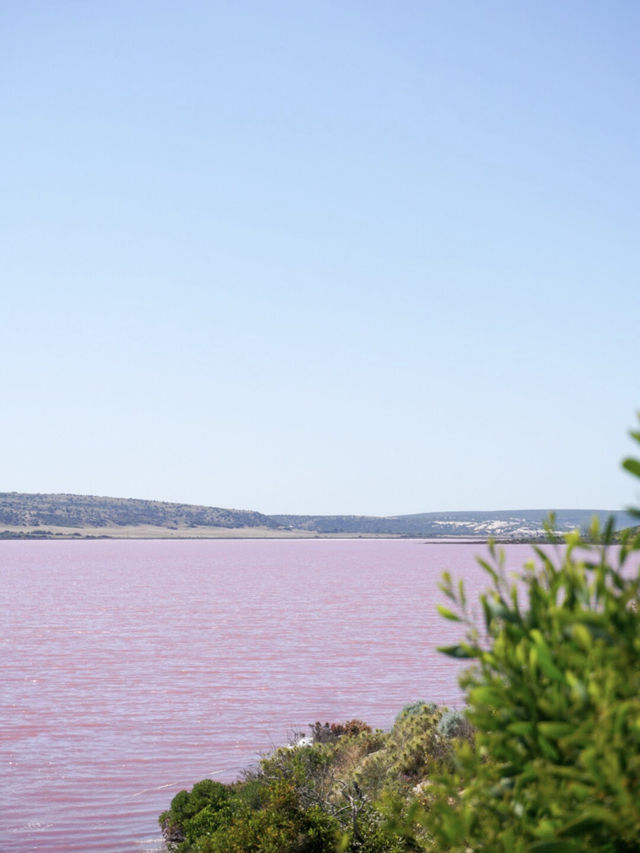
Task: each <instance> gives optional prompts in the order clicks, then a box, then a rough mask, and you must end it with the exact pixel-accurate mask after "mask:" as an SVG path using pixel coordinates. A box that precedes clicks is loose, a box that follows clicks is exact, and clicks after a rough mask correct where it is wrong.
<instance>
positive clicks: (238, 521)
mask: <svg viewBox="0 0 640 853" xmlns="http://www.w3.org/2000/svg"><path fill="white" fill-rule="evenodd" d="M547 514H548V513H547V511H546V510H497V511H495V512H487V511H484V512H442V513H436V512H430V513H418V514H413V515H397V516H387V517H375V516H360V515H265V514H263V513H260V512H254V511H249V510H236V509H224V508H221V507H207V506H196V505H192V504H180V503H167V502H161V501H146V500H138V499H133V498H109V497H97V496H95V495H65V494H24V493H20V492H1V493H0V536H1V537H3V538H13V537H22V536H29V537H38V538H47V537H49V536H56V537H58V536H60V537H76V538H78V537H82V536H110V537H116V538H129V537H137V538H141V537H144V538H154V537H172V536H174V537H185V536H186V537H204V538H206V537H213V536H234V537H240V538H242V537H247V538H248V537H256V536H266V537H273V536H281V537H286V536H289V537H292V536H306V537H314V536H346V537H354V536H415V537H424V538H429V539H439V538H446V539H469V538H472V539H486V538H487V537H489V536H492V537H494V538H497V539H506V540H517V539H532V538H536V537H540V536H541V535H542V533H543V521H544V519H545V518H546V517H547ZM610 514H611V513H610V512H609V511H607V510H590V509H587V510H575V509H570V510H567V509H565V510H556V527H557V529H558V531H560V532H562V531H567V530H572V529H574V528H576V527H579V528H581V529H585V528H586V527H588V525H589V523H590V521H591V519H592V517H593V516H594V515H598V516H599V517H600V518H602V519H604V518H606V517H608V516H609V515H610ZM633 523H634V521H633V519H632V518H631V517H630V516H628V515H627V514H626V513H616V526H617V527H625V526H628V525H631V524H633Z"/></svg>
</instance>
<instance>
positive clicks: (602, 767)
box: [417, 433, 640, 853]
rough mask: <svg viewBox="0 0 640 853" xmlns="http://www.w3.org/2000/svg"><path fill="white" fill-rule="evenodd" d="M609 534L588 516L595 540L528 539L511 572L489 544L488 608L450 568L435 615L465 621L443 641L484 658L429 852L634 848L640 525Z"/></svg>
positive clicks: (431, 829)
mask: <svg viewBox="0 0 640 853" xmlns="http://www.w3.org/2000/svg"><path fill="white" fill-rule="evenodd" d="M634 437H635V438H636V439H637V440H639V441H640V433H635V434H634ZM625 467H626V468H627V469H628V470H630V471H632V473H635V474H637V475H639V476H640V463H638V464H637V465H633V464H631V460H627V461H626V462H625ZM613 542H614V534H613V525H612V524H609V525H607V526H606V527H605V529H604V530H600V529H599V527H598V524H597V523H596V522H594V526H593V528H592V530H591V535H590V537H589V544H588V545H587V544H585V542H584V540H583V539H581V537H580V536H579V534H578V533H575V534H571V535H569V536H567V537H566V546H565V547H564V548H558V547H551V546H549V547H534V559H533V560H531V561H530V562H529V563H527V564H526V565H525V566H524V568H523V569H522V570H521V571H519V572H517V573H516V574H514V575H513V576H509V574H508V573H507V571H506V567H505V558H504V554H502V553H501V552H498V551H496V549H495V548H493V547H492V548H490V557H491V559H490V560H488V561H485V560H481V561H480V562H481V565H482V566H483V567H484V569H485V571H486V572H487V574H488V576H489V578H490V580H491V589H490V591H489V592H487V593H486V594H485V595H483V596H481V599H480V605H481V610H482V613H481V618H478V617H477V616H475V615H474V613H473V611H472V609H471V608H470V606H469V603H468V602H467V600H466V597H465V591H464V585H463V584H462V583H460V584H458V585H457V586H454V584H453V581H452V579H451V577H450V576H449V575H445V576H444V581H443V585H442V589H443V591H444V592H445V594H446V595H447V596H448V597H449V599H450V600H451V601H452V602H453V605H454V607H453V609H448V608H444V607H442V608H440V610H441V613H442V615H443V616H445V617H446V618H448V619H452V620H457V621H460V622H462V623H464V624H465V625H466V627H467V635H466V640H465V642H462V643H460V644H459V645H457V646H454V647H450V648H448V649H446V650H444V651H446V653H447V654H449V655H452V656H453V657H456V658H472V659H474V660H475V661H476V664H475V666H474V667H472V668H471V669H470V670H468V671H467V673H466V674H465V675H464V676H463V679H462V681H461V683H462V686H463V687H464V688H465V689H466V696H467V701H468V711H467V718H468V720H469V721H470V722H471V724H472V725H473V726H474V727H475V729H476V731H477V735H476V740H475V743H474V744H473V745H472V744H470V743H469V742H465V743H463V744H462V746H460V747H459V748H458V751H457V773H456V774H455V775H454V776H453V777H449V778H445V777H442V778H441V779H440V781H439V785H438V786H436V789H434V790H432V791H431V792H430V799H429V802H428V803H426V804H425V806H424V808H423V810H422V813H421V815H420V817H419V819H418V820H417V824H418V825H419V824H421V825H422V826H423V827H427V828H428V837H429V838H430V844H429V845H427V846H428V847H429V848H430V849H433V850H442V849H446V850H451V851H467V850H491V851H505V853H506V851H510V853H512V851H515V853H519V851H545V852H546V851H567V852H568V853H569V851H584V850H603V851H632V850H638V849H640V796H639V795H638V792H639V791H640V610H639V607H638V601H639V600H640V568H639V560H638V551H640V533H639V532H638V530H628V531H626V532H624V533H623V534H622V535H621V536H620V537H619V539H617V540H616V542H617V543H618V544H616V545H615V546H614V545H613Z"/></svg>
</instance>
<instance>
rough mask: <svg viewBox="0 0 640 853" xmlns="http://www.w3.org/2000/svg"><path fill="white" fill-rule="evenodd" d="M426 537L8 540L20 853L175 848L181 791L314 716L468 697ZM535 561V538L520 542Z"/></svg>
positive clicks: (446, 554) (5, 561)
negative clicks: (166, 828)
mask: <svg viewBox="0 0 640 853" xmlns="http://www.w3.org/2000/svg"><path fill="white" fill-rule="evenodd" d="M482 550H483V546H480V545H459V544H458V545H447V544H425V543H423V542H421V541H419V540H295V541H285V540H261V541H255V540H243V541H237V540H235V541H231V540H222V541H221V540H217V541H212V540H208V541H202V540H200V541H194V540H182V541H105V540H102V541H76V542H74V541H66V542H65V541H62V542H55V541H43V542H26V541H5V542H0V565H1V567H2V569H1V571H2V585H1V590H0V595H1V596H2V613H3V620H2V621H3V631H2V660H3V685H2V691H1V694H0V703H1V706H2V731H1V742H0V758H1V760H2V766H3V771H4V772H3V791H2V799H3V802H2V811H1V814H0V849H2V850H3V851H4V853H26V851H35V850H40V851H45V853H71V851H82V853H90V852H91V851H103V853H104V851H109V853H122V851H127V850H132V851H135V850H138V851H152V850H158V849H159V834H158V829H157V817H158V814H159V813H160V812H161V811H162V810H163V809H165V808H167V807H168V804H169V802H170V800H171V797H172V796H173V795H174V794H175V793H176V792H177V791H178V790H180V789H182V788H185V787H190V786H191V785H192V784H193V783H194V782H196V781H198V780H199V779H201V778H204V777H206V776H210V777H212V778H217V779H221V780H223V781H227V780H231V779H233V778H235V777H236V776H237V775H238V773H239V772H240V771H241V770H242V769H243V768H245V767H247V766H248V765H249V764H251V763H252V762H253V761H255V760H256V758H257V757H258V754H259V753H260V752H262V751H265V750H269V749H270V748H272V747H273V746H275V745H277V744H280V743H283V742H285V741H286V740H287V738H288V736H289V735H290V734H291V733H292V732H293V731H300V730H301V729H304V728H306V726H307V724H308V723H311V722H313V721H315V720H321V721H323V722H324V721H325V720H328V721H344V720H345V719H349V718H352V717H359V718H361V719H364V720H366V721H367V722H368V723H370V724H371V725H373V726H380V727H385V728H386V727H388V726H390V725H391V723H392V722H393V718H394V717H395V715H396V714H397V713H398V711H399V710H400V709H401V708H402V706H403V705H404V704H406V703H407V702H410V701H414V700H416V699H426V700H430V701H435V702H440V703H445V704H449V705H456V706H459V705H460V704H461V697H460V694H459V690H458V687H457V668H456V665H455V664H454V663H452V661H451V660H450V659H449V658H446V657H444V656H443V655H440V654H438V653H437V652H436V651H435V649H436V647H437V646H438V645H441V644H443V643H448V642H455V641H456V640H457V639H459V638H460V627H459V626H458V625H456V624H454V623H450V622H447V621H445V620H443V619H442V618H441V617H440V616H438V614H437V613H436V610H435V604H436V602H437V601H442V600H443V596H442V594H441V593H439V592H438V590H437V583H438V580H439V578H440V576H441V574H442V571H443V569H451V570H452V572H453V573H454V574H455V575H456V576H458V577H461V576H465V577H466V578H467V579H468V581H469V585H470V588H471V589H473V588H477V587H479V586H480V587H482V588H484V587H485V585H486V584H485V578H484V575H483V573H482V572H481V571H480V570H479V569H478V567H477V565H476V563H475V560H474V555H475V554H476V553H478V552H481V551H482ZM508 553H509V559H510V560H511V561H512V562H513V563H514V564H515V565H519V564H520V563H521V562H522V558H523V556H524V554H525V553H526V554H528V553H529V549H527V548H525V547H524V546H512V547H510V549H509V551H508Z"/></svg>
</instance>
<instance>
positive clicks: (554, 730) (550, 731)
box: [538, 722, 576, 740]
mask: <svg viewBox="0 0 640 853" xmlns="http://www.w3.org/2000/svg"><path fill="white" fill-rule="evenodd" d="M575 728H576V727H575V726H574V725H572V724H571V723H554V722H545V723H538V729H539V730H540V731H541V732H542V734H543V735H544V736H545V737H547V738H553V739H554V740H557V739H558V738H561V737H566V735H570V734H573V732H574V731H575Z"/></svg>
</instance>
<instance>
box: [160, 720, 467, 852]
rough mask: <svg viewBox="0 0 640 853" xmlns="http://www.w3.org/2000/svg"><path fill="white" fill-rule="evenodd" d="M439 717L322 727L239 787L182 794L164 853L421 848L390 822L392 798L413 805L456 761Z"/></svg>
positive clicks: (164, 820) (167, 815)
mask: <svg viewBox="0 0 640 853" xmlns="http://www.w3.org/2000/svg"><path fill="white" fill-rule="evenodd" d="M442 715H443V710H442V709H438V708H436V706H434V705H426V704H425V703H420V706H419V707H418V708H415V709H414V711H413V712H412V713H406V714H402V713H401V714H400V715H399V716H398V719H397V720H396V723H395V724H394V726H393V728H392V730H391V731H390V732H388V733H384V732H381V731H375V732H374V731H372V730H371V727H370V726H368V725H367V724H366V723H364V722H362V721H361V720H350V721H348V722H346V723H333V724H329V723H325V724H320V723H316V724H315V725H313V726H311V727H310V728H311V731H312V733H313V734H314V735H317V737H314V738H313V739H312V740H311V742H309V740H305V741H299V743H298V744H297V745H293V746H291V747H283V748H280V749H277V750H275V751H274V752H273V753H271V754H270V755H268V756H266V757H265V758H263V759H262V761H261V762H260V767H259V768H258V769H257V770H256V771H254V772H251V773H247V774H245V777H244V779H243V780H242V781H240V782H237V783H234V784H233V785H221V784H220V783H217V782H212V781H211V780H203V781H202V782H199V783H197V785H194V787H193V790H192V791H191V792H188V791H181V792H180V793H178V794H176V796H175V797H174V798H173V801H172V803H171V808H170V809H169V810H168V811H166V812H164V813H163V815H162V816H161V818H160V823H161V826H162V830H163V835H164V837H165V840H166V842H167V846H168V848H169V850H170V851H172V853H187V852H188V851H198V853H221V851H238V853H239V852H240V851H243V853H245V851H246V853H251V851H256V852H257V851H260V853H275V851H290V853H315V851H331V850H340V851H344V852H345V853H346V851H354V853H355V851H358V853H406V851H410V850H415V849H416V847H415V844H414V842H413V841H411V840H410V839H408V838H407V837H405V834H404V832H403V831H402V830H401V831H400V832H395V831H394V830H393V828H392V827H391V825H390V823H389V820H388V818H389V815H390V814H391V812H392V811H393V808H395V806H394V803H393V798H395V799H397V798H398V797H399V798H400V799H404V798H407V797H410V796H411V791H412V789H413V787H415V785H416V784H418V783H419V782H420V781H422V780H423V779H424V774H426V773H429V772H432V771H441V770H442V768H443V766H444V762H443V760H442V759H443V757H447V758H449V757H450V755H451V746H450V741H448V740H447V737H446V735H443V734H441V733H439V732H438V731H437V724H438V721H439V720H440V718H441V717H442ZM431 751H433V754H432V755H431V754H430V753H431ZM438 756H440V757H438Z"/></svg>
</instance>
